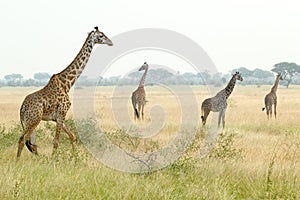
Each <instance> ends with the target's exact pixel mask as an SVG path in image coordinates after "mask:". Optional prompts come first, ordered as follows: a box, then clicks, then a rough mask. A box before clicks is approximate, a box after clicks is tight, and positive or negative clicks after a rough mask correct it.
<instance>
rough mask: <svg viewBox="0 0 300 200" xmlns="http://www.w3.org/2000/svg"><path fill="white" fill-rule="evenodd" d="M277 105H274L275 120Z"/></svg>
mask: <svg viewBox="0 0 300 200" xmlns="http://www.w3.org/2000/svg"><path fill="white" fill-rule="evenodd" d="M276 107H277V104H276V103H275V104H274V116H275V119H276V115H277V108H276Z"/></svg>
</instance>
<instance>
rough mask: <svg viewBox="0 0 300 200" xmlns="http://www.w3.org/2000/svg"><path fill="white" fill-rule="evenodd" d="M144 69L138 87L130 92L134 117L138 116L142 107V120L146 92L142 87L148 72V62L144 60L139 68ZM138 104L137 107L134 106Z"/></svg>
mask: <svg viewBox="0 0 300 200" xmlns="http://www.w3.org/2000/svg"><path fill="white" fill-rule="evenodd" d="M142 70H145V72H144V74H143V76H142V78H141V81H140V84H139V87H138V88H137V89H136V90H135V91H134V92H133V93H132V95H131V102H132V106H133V109H134V119H136V118H138V119H139V118H140V113H141V109H142V120H144V106H145V104H146V93H145V89H144V84H145V79H146V75H147V72H148V64H147V62H145V63H144V64H143V65H142V66H141V67H140V69H139V71H142ZM136 106H138V108H137V107H136Z"/></svg>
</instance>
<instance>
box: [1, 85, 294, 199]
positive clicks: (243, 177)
mask: <svg viewBox="0 0 300 200" xmlns="http://www.w3.org/2000/svg"><path fill="white" fill-rule="evenodd" d="M270 88H271V86H261V87H259V88H258V87H256V86H240V85H238V86H236V88H235V89H234V91H233V94H232V95H231V97H230V99H229V101H228V109H227V111H226V127H225V129H224V130H223V133H222V134H221V135H220V137H219V141H218V143H217V145H216V148H215V149H214V150H212V151H211V153H210V154H209V155H208V156H207V157H206V158H204V159H200V158H199V151H200V147H201V144H202V141H203V139H204V138H205V136H206V134H207V131H208V127H202V125H199V128H198V131H197V134H196V137H195V139H194V142H193V143H192V144H191V146H190V148H189V149H188V150H187V151H186V153H185V154H184V155H183V156H182V157H181V158H180V159H178V160H177V161H176V162H174V163H172V164H171V165H169V166H168V167H166V168H164V169H161V170H158V171H154V172H150V173H142V174H132V173H126V172H120V171H118V170H114V169H111V168H109V167H106V166H104V165H103V164H101V163H99V162H98V161H97V160H96V159H94V158H93V156H92V155H91V154H89V152H88V151H87V150H86V149H85V147H84V145H83V144H82V143H81V142H80V141H77V147H78V148H77V150H76V151H75V152H73V151H72V149H71V145H70V142H69V140H68V138H67V135H66V134H64V133H62V134H61V141H60V146H59V148H58V150H57V152H55V154H53V155H52V140H53V134H54V131H55V125H54V124H53V123H51V122H42V123H41V124H40V125H39V126H38V128H37V130H36V134H37V144H38V148H39V149H38V150H39V154H40V155H39V156H34V155H32V154H30V153H29V151H28V150H27V149H25V148H24V150H23V152H22V155H21V159H20V161H19V162H18V163H16V152H17V142H18V138H19V137H20V134H21V126H20V123H19V108H20V105H21V103H22V101H23V99H24V97H25V96H26V95H27V94H28V93H31V92H33V91H36V90H37V89H38V88H35V87H30V88H23V87H22V88H18V87H16V88H5V87H3V88H0V112H1V115H0V171H1V173H0V199H300V119H299V116H300V101H299V99H300V87H299V86H294V85H291V86H290V88H289V89H286V88H284V87H282V86H280V87H279V88H278V91H277V95H278V116H277V119H276V120H275V119H274V118H272V119H271V120H267V117H266V113H265V112H262V110H261V108H262V107H263V106H264V105H263V99H264V96H265V95H266V94H267V93H268V92H269V90H270ZM90 89H91V90H94V88H90ZM192 90H193V92H194V96H193V95H192V97H191V98H196V100H197V102H198V104H199V105H200V104H201V102H202V101H203V100H204V99H205V98H207V97H209V96H211V94H210V92H208V90H207V88H206V87H204V86H193V87H192ZM217 90H218V89H217ZM79 91H80V90H79ZM113 91H114V87H97V89H96V90H95V100H96V101H95V113H96V117H97V118H98V120H99V121H100V122H101V123H100V124H99V126H100V127H101V129H102V130H103V131H104V132H105V134H106V135H107V136H108V138H110V139H111V140H112V142H113V143H115V144H116V145H118V146H120V147H121V148H125V149H127V150H130V151H139V152H145V151H147V152H149V151H155V150H158V149H161V148H163V147H164V146H165V145H166V144H168V143H169V142H170V141H172V140H173V139H174V137H175V136H176V131H177V130H178V128H179V125H180V121H181V119H180V117H181V111H180V102H179V101H178V98H176V95H174V94H173V93H172V92H170V91H169V90H167V89H166V88H162V87H159V86H148V87H146V92H147V101H148V102H147V104H146V107H145V122H142V123H139V126H144V127H146V126H147V125H148V124H149V123H151V118H150V113H151V112H150V111H151V108H153V106H155V105H159V106H160V107H161V108H163V110H164V113H165V116H164V119H163V120H165V123H164V126H163V128H162V129H161V130H160V131H159V133H158V134H156V135H155V136H153V137H151V138H148V139H139V138H131V137H129V136H128V135H126V134H124V133H125V131H126V130H125V131H124V130H123V129H121V128H122V127H118V124H117V122H116V121H115V118H114V115H113V112H112V107H113V106H112V99H114V98H128V97H124V96H123V97H119V96H115V95H113ZM182 92H183V93H184V91H182ZM72 93H73V91H72V92H71V96H72ZM213 93H214V92H213ZM82 95H83V96H84V94H82ZM84 106H85V105H82V107H80V109H83V110H84V109H85V108H84ZM126 106H127V108H126V110H127V113H125V114H127V115H130V116H131V117H132V112H133V111H132V108H131V105H130V101H128V103H127V104H126ZM191 109H195V108H194V107H191ZM198 109H199V115H200V108H199V107H198ZM152 117H156V116H155V115H153V113H152ZM211 118H212V115H210V118H209V120H208V125H209V124H210V123H211V121H210V119H211ZM72 119H73V110H72V109H71V110H70V111H69V114H68V121H67V124H68V125H69V126H70V127H71V129H72V130H73V131H74V132H75V133H76V126H75V125H74V121H73V120H72ZM199 124H200V121H199Z"/></svg>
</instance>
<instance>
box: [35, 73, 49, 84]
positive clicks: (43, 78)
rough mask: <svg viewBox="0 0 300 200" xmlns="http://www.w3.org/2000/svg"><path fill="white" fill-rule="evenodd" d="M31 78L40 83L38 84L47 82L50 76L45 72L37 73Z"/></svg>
mask: <svg viewBox="0 0 300 200" xmlns="http://www.w3.org/2000/svg"><path fill="white" fill-rule="evenodd" d="M33 78H34V79H35V80H38V81H40V82H45V81H48V80H49V79H50V75H49V74H48V73H45V72H39V73H35V74H34V75H33Z"/></svg>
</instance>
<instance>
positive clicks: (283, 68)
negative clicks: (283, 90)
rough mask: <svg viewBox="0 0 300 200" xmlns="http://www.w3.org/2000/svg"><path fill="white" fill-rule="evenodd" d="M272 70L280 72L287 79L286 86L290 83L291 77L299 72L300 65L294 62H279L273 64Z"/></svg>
mask: <svg viewBox="0 0 300 200" xmlns="http://www.w3.org/2000/svg"><path fill="white" fill-rule="evenodd" d="M271 71H272V72H276V73H281V74H282V75H283V79H284V80H286V81H287V83H286V87H287V88H288V87H289V85H290V84H291V83H292V80H293V77H294V76H295V75H296V74H297V73H300V66H299V65H297V64H296V63H288V62H281V63H277V64H275V65H274V67H273V69H272V70H271Z"/></svg>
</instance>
